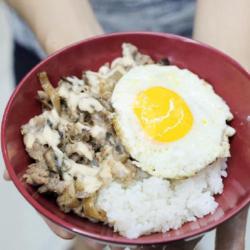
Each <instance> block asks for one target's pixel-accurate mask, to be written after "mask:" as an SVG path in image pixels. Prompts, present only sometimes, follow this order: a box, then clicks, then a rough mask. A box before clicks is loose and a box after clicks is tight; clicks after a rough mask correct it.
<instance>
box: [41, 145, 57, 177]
mask: <svg viewBox="0 0 250 250" xmlns="http://www.w3.org/2000/svg"><path fill="white" fill-rule="evenodd" d="M43 156H44V159H45V162H46V164H47V166H48V169H49V170H50V171H52V172H55V173H58V167H57V163H56V155H55V153H54V151H53V149H52V148H49V149H48V150H47V151H46V152H45V153H44V155H43Z"/></svg>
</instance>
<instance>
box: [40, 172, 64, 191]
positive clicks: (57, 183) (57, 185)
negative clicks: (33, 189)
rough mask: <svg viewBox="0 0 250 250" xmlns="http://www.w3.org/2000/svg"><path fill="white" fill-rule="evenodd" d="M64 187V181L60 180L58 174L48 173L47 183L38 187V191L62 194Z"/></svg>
mask: <svg viewBox="0 0 250 250" xmlns="http://www.w3.org/2000/svg"><path fill="white" fill-rule="evenodd" d="M65 188H66V183H65V181H62V180H60V176H59V174H50V177H49V181H48V183H47V184H44V185H43V186H41V187H39V189H38V192H39V193H46V192H53V193H56V194H58V195H60V194H62V193H63V191H64V189H65Z"/></svg>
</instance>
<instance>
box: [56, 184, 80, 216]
mask: <svg viewBox="0 0 250 250" xmlns="http://www.w3.org/2000/svg"><path fill="white" fill-rule="evenodd" d="M57 203H58V205H59V206H60V208H61V209H62V210H63V211H64V212H66V213H67V212H70V210H71V209H73V208H76V207H78V206H79V205H80V203H81V202H80V201H79V200H78V199H77V198H76V193H75V187H74V183H71V184H70V185H68V186H67V187H66V188H65V189H64V192H63V193H62V194H61V195H60V196H58V197H57Z"/></svg>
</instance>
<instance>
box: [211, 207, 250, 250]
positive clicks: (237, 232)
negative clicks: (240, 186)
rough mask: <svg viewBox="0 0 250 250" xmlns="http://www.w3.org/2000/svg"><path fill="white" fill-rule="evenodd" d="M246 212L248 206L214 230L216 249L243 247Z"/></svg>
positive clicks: (240, 249)
mask: <svg viewBox="0 0 250 250" xmlns="http://www.w3.org/2000/svg"><path fill="white" fill-rule="evenodd" d="M247 212H248V207H246V208H244V209H243V210H242V211H241V212H239V213H238V214H237V215H236V216H234V217H233V218H231V219H230V220H227V221H226V222H224V223H223V224H221V225H219V226H218V228H217V230H216V250H220V249H227V250H234V249H237V250H243V249H245V234H246V224H247ZM228 239H230V240H228Z"/></svg>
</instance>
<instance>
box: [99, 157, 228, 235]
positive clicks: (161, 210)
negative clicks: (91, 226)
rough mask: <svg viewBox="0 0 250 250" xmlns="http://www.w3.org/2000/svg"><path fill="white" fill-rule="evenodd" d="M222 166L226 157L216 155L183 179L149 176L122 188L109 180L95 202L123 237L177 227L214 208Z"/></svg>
mask: <svg viewBox="0 0 250 250" xmlns="http://www.w3.org/2000/svg"><path fill="white" fill-rule="evenodd" d="M226 166H227V165H226V158H225V159H219V160H217V161H216V162H215V163H213V164H211V165H210V166H208V167H207V168H205V169H204V170H202V171H201V172H199V173H198V174H197V175H195V176H193V177H190V178H188V179H185V180H178V181H172V182H170V181H168V180H164V179H161V178H158V177H150V178H147V179H144V180H141V181H137V182H136V183H134V184H133V185H131V186H129V187H127V188H126V189H125V188H123V187H122V185H121V184H119V183H117V182H112V183H111V184H110V185H109V186H108V187H106V188H104V189H102V191H101V192H100V194H99V197H98V200H97V206H98V207H100V208H101V209H103V210H104V211H105V212H106V213H107V217H108V221H109V223H110V225H113V226H114V229H115V231H119V232H120V234H121V235H123V236H125V237H127V238H131V239H133V238H137V237H139V236H140V235H143V234H150V233H152V232H163V233H164V232H166V231H168V230H170V229H177V228H179V227H181V225H182V224H183V223H185V222H187V221H195V220H196V219H197V218H201V217H203V216H205V215H207V214H209V213H213V212H214V211H215V209H216V207H217V205H218V204H217V203H216V201H215V200H214V197H213V195H215V194H220V193H222V191H223V182H222V177H226V176H227V173H226Z"/></svg>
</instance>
